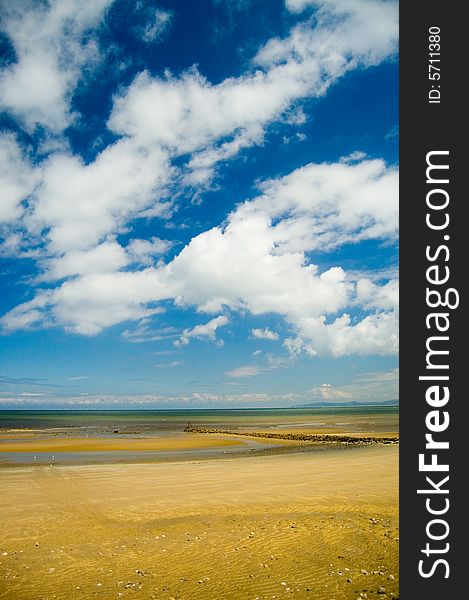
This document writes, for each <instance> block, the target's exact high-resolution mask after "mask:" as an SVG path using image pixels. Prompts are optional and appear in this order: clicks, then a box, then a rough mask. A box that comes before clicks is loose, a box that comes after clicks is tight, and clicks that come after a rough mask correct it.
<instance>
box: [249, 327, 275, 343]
mask: <svg viewBox="0 0 469 600" xmlns="http://www.w3.org/2000/svg"><path fill="white" fill-rule="evenodd" d="M251 335H252V337H253V338H256V339H259V340H278V333H277V332H276V331H272V330H271V329H269V328H268V327H266V328H265V329H251Z"/></svg>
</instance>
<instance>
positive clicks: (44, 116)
mask: <svg viewBox="0 0 469 600" xmlns="http://www.w3.org/2000/svg"><path fill="white" fill-rule="evenodd" d="M112 2H113V0H93V2H85V3H83V2H81V1H80V0H51V1H50V2H47V3H45V2H34V1H30V0H18V1H16V2H9V3H4V4H3V6H2V9H3V18H2V21H1V23H2V24H1V26H0V27H1V30H2V31H3V32H4V33H6V35H7V36H8V38H9V39H10V41H11V43H12V44H13V47H14V50H15V54H16V57H17V60H16V62H14V63H12V64H10V65H8V66H6V67H5V68H4V69H3V70H2V71H1V72H0V107H2V108H3V109H5V110H8V111H9V112H11V114H13V115H14V116H15V117H16V118H18V119H20V121H22V123H23V124H24V125H25V127H26V128H27V129H29V130H32V129H33V128H34V127H35V126H36V125H44V126H45V127H47V128H49V129H50V130H51V131H53V132H55V133H60V132H61V131H62V130H63V129H64V128H65V127H67V126H68V125H70V124H71V122H72V121H73V118H74V115H73V114H72V113H71V111H70V98H71V95H72V93H73V90H74V88H75V86H76V84H77V82H78V80H79V78H80V75H81V69H82V68H83V66H84V65H85V64H86V63H89V62H90V61H93V60H95V59H96V57H97V55H98V50H97V46H96V43H95V42H94V40H93V39H92V38H90V37H89V36H85V34H86V33H87V32H89V31H90V30H92V29H93V28H95V27H96V26H97V25H98V24H99V22H100V20H101V18H102V16H103V14H104V11H105V9H106V8H107V7H108V6H109V5H110V4H111V3H112Z"/></svg>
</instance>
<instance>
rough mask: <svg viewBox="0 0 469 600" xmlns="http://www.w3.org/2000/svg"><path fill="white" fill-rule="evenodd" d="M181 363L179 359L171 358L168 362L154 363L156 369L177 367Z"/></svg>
mask: <svg viewBox="0 0 469 600" xmlns="http://www.w3.org/2000/svg"><path fill="white" fill-rule="evenodd" d="M181 365H182V362H181V361H180V360H173V361H171V362H169V363H157V364H156V365H155V368H156V369H174V367H179V366H181Z"/></svg>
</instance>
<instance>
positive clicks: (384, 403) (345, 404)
mask: <svg viewBox="0 0 469 600" xmlns="http://www.w3.org/2000/svg"><path fill="white" fill-rule="evenodd" d="M342 406H343V407H346V408H347V407H348V408H350V407H354V406H355V407H358V406H399V399H398V398H396V399H395V400H383V401H382V402H358V401H356V400H351V401H349V402H327V401H324V400H321V401H319V402H308V404H297V405H296V406H292V408H323V407H333V408H338V407H339V408H340V407H342Z"/></svg>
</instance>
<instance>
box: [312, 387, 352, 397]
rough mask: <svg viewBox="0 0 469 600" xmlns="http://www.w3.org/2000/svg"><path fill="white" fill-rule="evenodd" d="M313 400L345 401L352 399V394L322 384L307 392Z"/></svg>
mask: <svg viewBox="0 0 469 600" xmlns="http://www.w3.org/2000/svg"><path fill="white" fill-rule="evenodd" d="M309 393H310V394H311V396H312V397H313V398H314V399H318V400H331V401H333V400H347V399H350V398H353V394H352V393H350V392H347V391H345V390H341V389H340V388H335V387H333V386H332V385H331V384H330V383H323V384H321V385H319V386H318V387H315V388H313V389H311V390H309Z"/></svg>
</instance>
